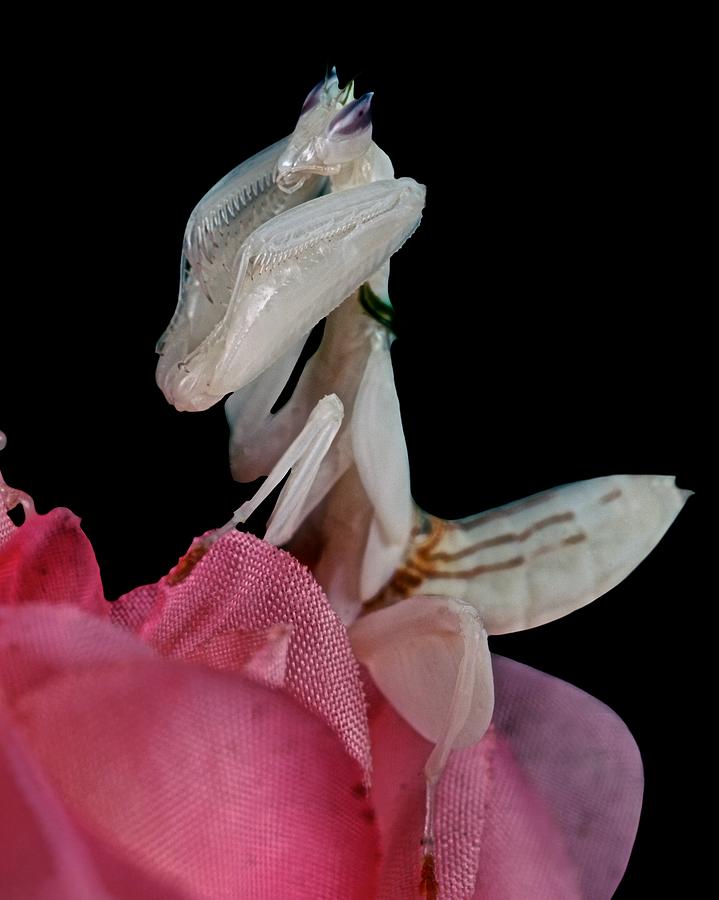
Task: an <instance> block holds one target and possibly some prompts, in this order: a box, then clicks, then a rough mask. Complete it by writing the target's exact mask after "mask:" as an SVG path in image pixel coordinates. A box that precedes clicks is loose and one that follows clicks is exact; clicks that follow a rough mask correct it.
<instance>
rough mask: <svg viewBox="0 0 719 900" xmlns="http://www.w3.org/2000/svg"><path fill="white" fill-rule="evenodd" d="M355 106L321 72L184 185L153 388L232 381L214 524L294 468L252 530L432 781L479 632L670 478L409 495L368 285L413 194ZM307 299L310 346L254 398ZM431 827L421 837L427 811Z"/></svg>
mask: <svg viewBox="0 0 719 900" xmlns="http://www.w3.org/2000/svg"><path fill="white" fill-rule="evenodd" d="M370 101H371V95H366V96H365V97H362V98H360V99H358V100H355V99H354V98H353V95H352V85H349V86H348V87H346V88H345V89H344V90H341V89H340V87H339V84H338V81H337V77H336V75H335V73H334V71H333V72H332V73H331V74H330V75H329V76H328V77H327V78H326V79H325V80H324V82H322V83H320V84H319V85H318V86H317V87H316V88H315V89H314V90H313V91H312V92H311V93H310V94H309V96H308V97H307V100H306V101H305V105H304V107H303V109H302V112H301V114H300V118H299V121H298V123H297V126H296V128H295V130H294V132H293V134H292V135H291V136H290V137H289V138H287V139H285V140H283V141H280V142H278V143H277V144H274V145H273V146H272V147H270V148H268V149H267V150H265V151H263V152H262V153H260V154H258V155H257V156H255V157H253V159H251V160H250V161H248V162H247V163H244V164H242V165H241V166H239V167H238V168H237V169H235V170H234V171H233V172H231V173H230V174H229V175H228V176H227V177H226V178H225V179H223V180H222V181H221V182H220V183H219V184H218V185H217V186H216V187H215V188H213V189H212V190H211V191H210V192H209V193H208V194H207V195H206V197H205V198H204V199H203V200H202V201H201V202H200V204H199V205H198V206H197V208H196V209H195V211H194V212H193V214H192V216H191V218H190V222H189V223H188V227H187V232H186V235H185V242H184V248H183V260H182V271H181V285H180V300H179V304H178V308H177V312H176V313H175V316H174V318H173V320H172V322H171V323H170V326H169V327H168V330H167V332H166V333H165V335H164V337H163V339H162V340H161V342H160V345H159V350H160V352H161V359H160V363H159V365H158V383H159V384H160V386H161V388H162V390H163V391H164V393H165V395H166V397H167V399H168V400H169V401H170V402H171V403H173V404H174V405H175V406H176V407H177V408H178V409H185V410H201V409H205V408H207V407H208V406H210V405H212V404H213V403H215V402H217V401H218V400H220V399H222V398H223V397H224V396H225V395H226V394H227V393H229V392H233V393H232V396H231V397H230V398H229V400H228V401H227V406H226V410H227V416H228V420H229V423H230V427H231V430H232V438H231V463H232V470H233V474H234V476H235V478H236V479H238V480H241V481H251V480H253V479H255V478H257V477H258V476H260V475H268V479H267V481H266V482H265V484H264V485H263V487H262V488H261V489H260V492H259V493H258V494H257V495H256V496H255V498H253V499H252V500H251V501H249V502H248V503H246V504H244V506H243V507H242V508H241V509H240V510H238V512H237V513H236V514H235V516H234V517H233V518H232V519H231V520H230V522H229V523H228V524H227V526H225V529H226V528H228V527H234V526H235V524H237V523H238V522H240V521H244V520H245V519H246V518H247V517H248V516H249V515H250V514H251V512H252V511H253V510H254V509H255V508H256V506H257V505H258V504H259V502H260V501H261V500H262V499H264V497H266V496H267V494H268V493H269V492H270V490H271V489H272V488H273V487H274V486H275V485H277V484H279V483H280V481H281V480H282V478H284V476H285V475H286V474H287V472H288V471H289V470H292V474H291V475H290V478H289V479H288V481H287V483H286V484H285V486H284V488H283V491H282V493H281V494H280V498H279V500H278V503H277V505H276V507H275V510H274V512H273V515H272V518H271V519H270V522H269V524H268V530H267V534H266V539H267V540H269V541H271V542H273V543H277V544H283V545H287V546H288V548H289V549H290V550H291V551H292V552H293V553H295V555H297V556H298V557H299V558H300V559H301V560H303V561H304V562H306V563H307V564H308V565H310V566H311V568H312V569H313V571H314V573H315V576H316V577H317V579H318V580H319V581H320V583H321V584H322V586H323V587H324V588H325V590H326V592H327V595H328V597H329V599H330V602H331V603H332V604H333V606H334V607H335V609H336V611H337V612H338V614H339V615H340V617H341V618H342V619H343V621H344V622H345V624H347V625H348V627H350V635H351V638H352V641H353V646H354V648H355V651H356V653H357V655H358V657H359V658H360V659H361V660H362V661H363V662H365V663H366V664H367V666H368V668H369V669H370V671H371V673H372V675H373V677H374V679H375V681H376V683H377V684H378V685H379V687H380V688H381V690H382V691H383V692H384V693H385V695H386V696H387V697H388V699H390V700H391V701H392V702H393V703H394V705H395V706H396V708H397V709H398V711H399V712H400V713H401V714H402V715H403V716H404V717H405V718H406V719H407V720H408V721H409V723H410V724H411V725H412V726H413V727H414V728H415V729H416V730H417V731H419V732H420V733H421V734H422V735H423V736H424V737H425V738H427V739H428V740H429V741H431V742H433V743H434V744H435V748H434V750H433V752H432V754H431V756H430V758H429V759H428V762H427V766H426V770H425V771H426V775H427V778H428V781H429V783H430V784H434V783H435V782H436V780H437V778H438V777H439V775H440V773H441V771H442V768H443V767H444V765H445V763H446V760H447V757H448V754H449V753H450V751H451V750H452V749H456V748H459V747H462V746H467V745H468V744H470V743H473V742H475V741H477V740H479V739H480V738H481V737H482V736H483V734H484V733H485V731H486V729H487V727H488V726H489V723H490V720H491V716H492V704H493V687H492V673H491V665H490V657H489V651H488V647H487V635H488V634H492V633H494V634H499V633H505V632H511V631H516V630H521V629H524V628H531V627H534V626H537V625H540V624H543V623H545V622H549V621H552V620H553V619H555V618H558V617H560V616H563V615H566V614H567V613H569V612H572V611H573V610H575V609H578V608H579V607H581V606H583V605H585V604H586V603H589V602H591V601H592V600H594V599H595V598H597V597H599V596H600V595H601V594H603V593H605V592H606V591H607V590H609V589H611V588H612V587H613V586H615V585H616V584H617V583H618V582H619V581H621V580H622V579H623V578H624V577H625V576H626V575H627V574H629V572H631V571H632V569H633V568H635V567H636V566H637V565H638V564H639V562H641V560H642V559H643V558H644V557H645V556H646V555H647V554H648V553H649V552H650V551H651V549H652V548H653V547H654V546H655V545H656V543H657V542H658V541H659V540H660V538H661V537H662V535H663V534H664V532H665V531H666V530H667V528H668V527H669V525H670V524H671V522H672V521H673V519H674V517H675V516H676V515H677V513H678V512H679V510H680V509H681V507H682V505H683V503H684V501H685V499H686V496H687V492H685V491H680V490H678V489H677V488H676V487H675V486H674V483H673V479H671V478H668V477H660V476H609V477H604V478H597V479H593V480H591V481H586V482H580V483H577V484H572V485H566V486H564V487H560V488H556V489H554V490H551V491H548V492H546V493H544V494H540V495H537V496H536V497H532V498H529V499H528V500H524V501H520V502H518V503H516V504H510V505H509V506H506V507H503V508H501V509H499V510H494V511H491V512H485V513H481V514H480V515H478V516H475V517H472V518H470V519H467V520H462V521H458V522H445V521H442V520H439V519H436V518H434V517H432V516H430V515H428V514H427V513H425V512H423V511H422V510H420V509H419V508H418V507H417V506H416V505H415V504H414V502H413V501H412V498H411V494H410V481H409V465H408V459H407V451H406V447H405V442H404V435H403V431H402V424H401V418H400V412H399V404H398V400H397V396H396V392H395V389H394V382H393V376H392V366H391V358H390V345H391V342H392V339H393V335H392V333H391V331H390V330H389V328H388V327H387V325H386V322H387V320H388V319H389V317H390V311H391V305H390V303H389V298H388V292H387V283H388V275H389V260H390V257H391V256H392V254H393V253H395V252H396V251H397V250H398V249H399V248H400V246H401V245H402V243H403V242H404V241H405V240H406V239H407V238H408V237H409V235H411V233H412V232H413V231H414V229H415V228H416V227H417V225H418V223H419V219H420V216H421V211H422V207H423V203H424V189H423V188H422V187H421V186H420V185H418V184H417V183H416V182H414V181H412V180H411V179H409V178H400V179H395V178H394V172H393V169H392V164H391V162H390V160H389V158H388V157H387V156H386V154H385V153H383V151H382V150H380V149H379V148H378V147H377V146H376V144H374V143H373V142H372V139H371V123H370V116H369V106H370ZM325 316H327V323H326V329H325V333H324V337H323V340H322V344H321V346H320V348H319V350H318V352H317V353H316V354H315V356H313V357H312V359H311V360H310V361H309V362H308V364H307V366H306V367H305V369H304V371H303V372H302V374H301V376H300V379H299V382H298V384H297V387H296V389H295V391H294V393H293V395H292V397H291V399H290V400H289V401H288V402H287V404H286V405H285V406H284V407H283V408H282V409H280V410H279V411H278V412H277V413H272V412H271V410H272V408H273V406H274V404H275V402H276V401H277V399H278V397H279V396H280V393H281V391H282V389H283V388H284V386H285V384H286V383H287V381H288V379H289V377H290V374H291V372H292V370H293V368H294V366H295V364H296V362H297V360H298V359H299V356H300V353H301V351H302V347H303V345H304V342H305V340H306V337H307V335H308V334H309V332H310V330H311V328H312V327H313V326H314V325H315V324H316V323H317V322H319V321H320V320H321V319H322V318H323V317H325ZM225 529H220V530H219V531H218V532H216V535H215V537H216V536H218V535H220V534H222V533H223V532H224V530H225ZM429 796H430V799H431V793H430V795H429ZM428 822H429V824H428V828H427V835H426V837H427V839H428V840H430V839H431V809H430V811H429V814H428Z"/></svg>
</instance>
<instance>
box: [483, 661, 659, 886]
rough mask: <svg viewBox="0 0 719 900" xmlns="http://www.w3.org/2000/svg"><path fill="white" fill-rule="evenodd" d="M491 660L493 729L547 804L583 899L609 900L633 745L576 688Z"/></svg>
mask: <svg viewBox="0 0 719 900" xmlns="http://www.w3.org/2000/svg"><path fill="white" fill-rule="evenodd" d="M492 661H493V665H494V675H495V689H496V707H495V709H496V712H495V719H494V721H495V724H496V728H497V731H498V733H499V734H501V735H503V736H504V737H505V739H506V740H507V741H508V742H509V745H510V747H511V749H512V752H513V754H514V757H515V759H516V761H517V763H518V764H519V765H520V767H521V769H522V771H523V773H524V774H525V776H526V778H527V781H528V783H529V784H530V785H531V786H532V787H533V788H534V789H535V790H536V791H537V793H538V795H539V796H541V798H542V799H543V801H544V803H545V804H546V806H547V807H548V808H549V809H550V810H551V813H552V816H553V818H554V821H555V822H556V823H557V825H558V827H559V828H560V830H561V832H562V835H563V838H564V841H565V845H566V847H567V851H568V853H569V856H570V858H571V859H572V861H573V863H574V866H575V867H576V870H577V872H578V873H579V882H580V885H581V897H582V900H608V898H609V897H611V896H612V894H613V893H614V890H615V889H616V887H617V885H618V884H619V882H620V880H621V878H622V875H623V874H624V871H625V869H626V866H627V862H628V861H629V855H630V853H631V850H632V845H633V844H634V838H635V836H636V833H637V827H638V824H639V816H640V812H641V806H642V794H643V790H644V776H643V769H642V761H641V756H640V754H639V750H638V748H637V745H636V743H635V741H634V739H633V737H632V736H631V734H630V733H629V731H628V729H627V727H626V725H625V724H624V723H623V722H622V720H621V719H620V718H619V717H618V716H617V715H616V713H614V712H613V711H612V710H611V709H609V708H608V707H607V706H605V705H604V704H603V703H600V702H599V701H598V700H596V699H595V698H594V697H591V696H589V695H588V694H586V693H585V692H584V691H582V690H580V689H579V688H576V687H574V686H573V685H570V684H567V683H566V682H564V681H561V680H560V679H558V678H553V677H552V676H551V675H545V674H544V673H542V672H538V671H537V670H536V669H532V668H530V667H529V666H524V665H522V664H520V663H517V662H514V661H513V660H510V659H505V658H503V657H501V656H496V655H495V656H493V657H492ZM482 896H484V895H482Z"/></svg>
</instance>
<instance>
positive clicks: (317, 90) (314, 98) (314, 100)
mask: <svg viewBox="0 0 719 900" xmlns="http://www.w3.org/2000/svg"><path fill="white" fill-rule="evenodd" d="M325 83H326V82H325V80H324V79H322V81H318V82H317V84H316V85H315V86H314V87H313V88H312V90H311V91H310V92H309V94H308V95H307V96H306V97H305V102H304V103H303V104H302V112H301V113H300V115H302V114H303V113H306V112H309V110H311V109H314V107H315V106H317V104H318V103H319V102H320V97H321V96H322V91H323V90H324V87H325Z"/></svg>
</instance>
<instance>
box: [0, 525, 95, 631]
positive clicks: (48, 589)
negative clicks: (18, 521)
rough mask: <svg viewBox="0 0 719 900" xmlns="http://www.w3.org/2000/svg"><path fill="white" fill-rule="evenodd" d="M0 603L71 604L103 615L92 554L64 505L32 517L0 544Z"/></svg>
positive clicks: (88, 544)
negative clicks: (45, 513) (63, 507)
mask: <svg viewBox="0 0 719 900" xmlns="http://www.w3.org/2000/svg"><path fill="white" fill-rule="evenodd" d="M7 521H9V520H7ZM0 603H5V604H15V603H71V604H73V605H74V606H79V607H81V608H82V609H86V610H88V611H89V612H93V613H96V614H97V615H101V616H107V615H108V611H109V610H108V605H107V603H106V602H105V599H104V595H103V591H102V581H101V579H100V570H99V569H98V566H97V561H96V559H95V554H94V552H93V549H92V546H91V544H90V542H89V541H88V539H87V537H85V534H84V533H83V531H82V529H81V528H80V520H79V519H78V517H77V516H76V515H74V513H72V512H70V510H69V509H62V508H58V509H53V510H52V511H51V512H49V513H47V515H42V516H41V515H34V516H31V517H30V518H29V519H27V521H26V522H25V523H24V524H23V525H22V526H21V527H20V528H15V529H14V530H13V531H12V532H10V533H9V536H7V537H6V540H5V542H4V543H2V544H1V545H0Z"/></svg>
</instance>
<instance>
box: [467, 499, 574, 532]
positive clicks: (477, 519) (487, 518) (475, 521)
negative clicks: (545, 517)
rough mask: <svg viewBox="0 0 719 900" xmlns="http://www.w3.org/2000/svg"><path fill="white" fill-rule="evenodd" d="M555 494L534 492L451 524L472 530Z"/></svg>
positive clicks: (544, 500)
mask: <svg viewBox="0 0 719 900" xmlns="http://www.w3.org/2000/svg"><path fill="white" fill-rule="evenodd" d="M556 496H557V491H542V493H541V494H535V496H534V497H527V499H526V500H520V501H519V502H518V503H510V504H509V506H500V507H499V509H493V510H492V511H491V512H486V513H480V514H479V515H478V516H470V517H469V518H468V519H457V520H456V521H455V522H453V523H452V524H453V525H454V526H455V527H457V528H461V529H462V530H463V531H473V530H474V529H475V528H479V527H481V526H482V525H486V524H487V522H494V521H496V520H497V519H503V518H506V517H507V516H508V515H514V513H518V512H524V510H525V509H532V507H534V506H541V505H542V503H546V502H547V501H548V500H553V499H554V497H556Z"/></svg>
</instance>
